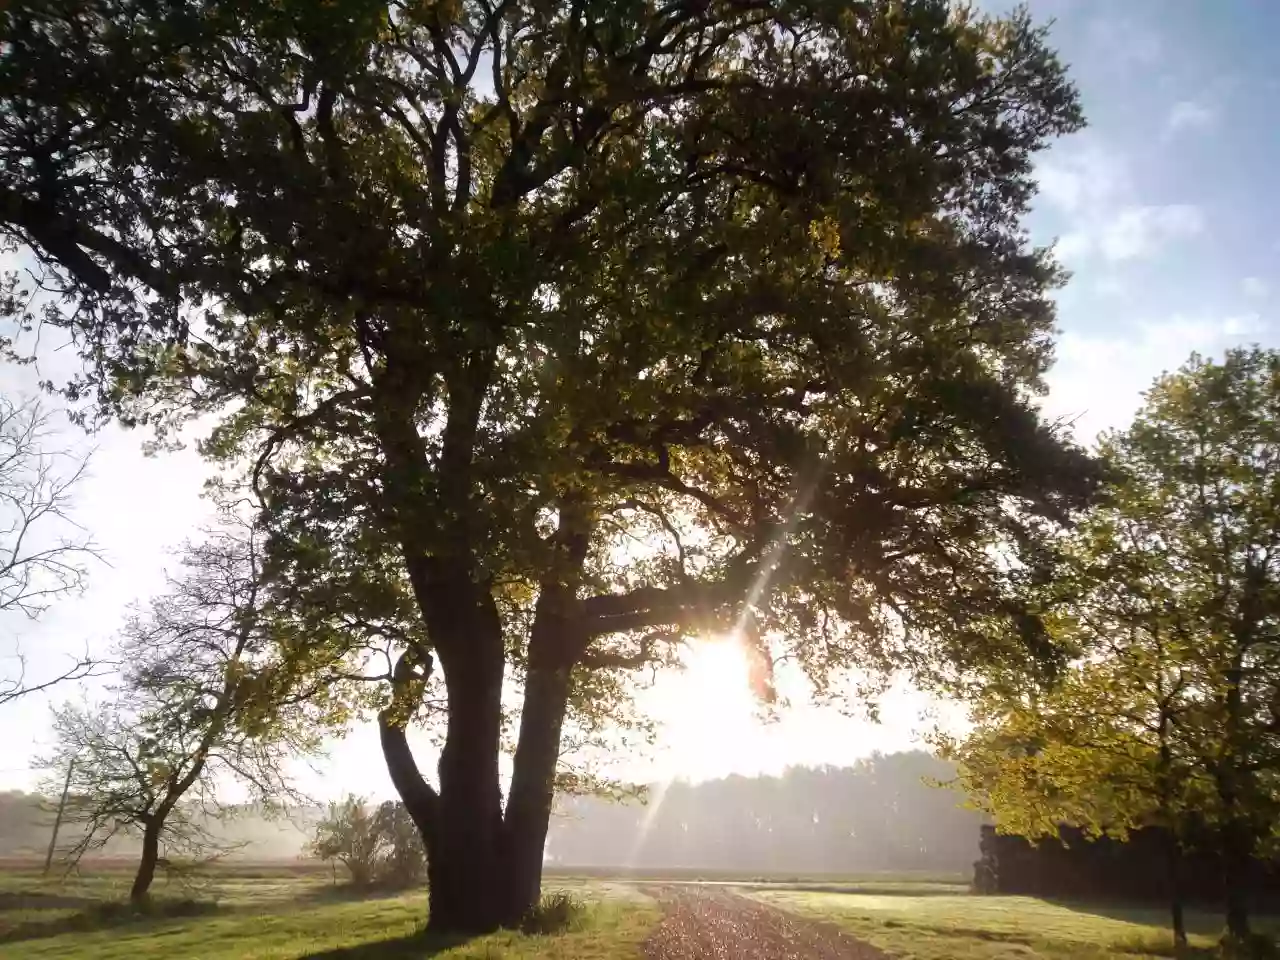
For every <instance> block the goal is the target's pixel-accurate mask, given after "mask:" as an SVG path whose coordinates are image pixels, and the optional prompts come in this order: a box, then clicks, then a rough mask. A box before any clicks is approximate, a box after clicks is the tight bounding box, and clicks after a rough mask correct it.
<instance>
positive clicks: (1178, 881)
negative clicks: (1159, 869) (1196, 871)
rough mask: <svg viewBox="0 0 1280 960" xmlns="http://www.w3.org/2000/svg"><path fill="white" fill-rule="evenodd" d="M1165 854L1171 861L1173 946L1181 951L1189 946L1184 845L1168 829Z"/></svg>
mask: <svg viewBox="0 0 1280 960" xmlns="http://www.w3.org/2000/svg"><path fill="white" fill-rule="evenodd" d="M1166 830H1167V833H1168V837H1167V839H1166V840H1165V843H1166V845H1167V846H1166V850H1165V854H1166V856H1167V857H1168V860H1169V919H1170V921H1171V923H1172V925H1173V944H1174V946H1175V947H1177V948H1178V949H1179V950H1181V949H1182V948H1184V947H1186V945H1187V920H1186V916H1185V912H1184V910H1183V896H1182V844H1181V843H1180V842H1179V840H1178V837H1177V835H1176V834H1175V833H1174V832H1173V831H1172V830H1170V829H1167V828H1166Z"/></svg>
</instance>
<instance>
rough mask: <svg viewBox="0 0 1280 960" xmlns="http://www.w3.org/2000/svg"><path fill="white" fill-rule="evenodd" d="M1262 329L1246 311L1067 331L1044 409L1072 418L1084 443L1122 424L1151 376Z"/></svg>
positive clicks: (1061, 339) (1255, 316) (1259, 320)
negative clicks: (1107, 331) (1106, 330)
mask: <svg viewBox="0 0 1280 960" xmlns="http://www.w3.org/2000/svg"><path fill="white" fill-rule="evenodd" d="M1263 329H1264V324H1263V322H1262V318H1261V317H1259V316H1258V314H1256V313H1250V314H1238V315H1234V316H1225V317H1214V318H1206V317H1189V316H1185V315H1175V316H1173V317H1170V318H1168V319H1166V320H1162V321H1159V322H1152V321H1145V322H1141V323H1137V324H1134V325H1133V326H1131V327H1130V328H1129V329H1128V330H1127V331H1126V332H1125V333H1123V334H1121V335H1119V336H1105V335H1091V334H1080V333H1074V332H1071V331H1067V332H1065V333H1063V334H1062V335H1061V337H1059V339H1058V347H1057V355H1058V362H1057V364H1056V365H1055V366H1054V368H1053V370H1052V371H1050V374H1049V378H1048V379H1049V395H1048V397H1046V398H1045V401H1044V409H1045V412H1046V413H1048V414H1049V415H1050V416H1053V417H1060V418H1063V419H1067V420H1071V421H1073V422H1074V424H1075V430H1076V436H1077V437H1078V438H1079V439H1080V440H1082V441H1090V440H1092V439H1093V438H1094V437H1095V436H1096V435H1097V434H1098V433H1099V432H1100V431H1102V430H1109V429H1113V428H1122V427H1125V426H1127V425H1128V422H1129V420H1130V419H1131V418H1132V416H1133V414H1134V412H1135V411H1136V410H1137V408H1138V406H1139V404H1140V403H1141V402H1142V394H1143V392H1144V391H1145V390H1147V389H1148V388H1149V387H1150V386H1151V384H1152V382H1153V381H1154V380H1155V378H1156V377H1158V376H1159V375H1160V374H1162V373H1165V372H1167V371H1172V370H1176V369H1178V368H1179V367H1181V366H1182V364H1183V363H1185V362H1186V360H1187V358H1188V357H1189V356H1190V355H1191V354H1192V352H1195V351H1198V352H1200V353H1202V354H1205V355H1208V356H1213V355H1219V354H1221V353H1222V351H1223V350H1224V349H1226V348H1227V347H1230V346H1235V345H1238V344H1240V343H1241V342H1247V341H1249V340H1252V339H1254V338H1255V337H1256V335H1257V334H1259V333H1260V332H1261V331H1262V330H1263Z"/></svg>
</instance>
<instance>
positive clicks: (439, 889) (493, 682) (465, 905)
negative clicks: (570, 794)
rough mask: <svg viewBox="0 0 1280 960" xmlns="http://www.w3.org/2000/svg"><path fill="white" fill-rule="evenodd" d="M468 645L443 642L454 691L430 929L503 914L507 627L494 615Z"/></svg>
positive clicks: (469, 929) (488, 924)
mask: <svg viewBox="0 0 1280 960" xmlns="http://www.w3.org/2000/svg"><path fill="white" fill-rule="evenodd" d="M468 641H469V642H467V643H464V644H450V645H449V648H447V649H446V648H445V647H443V646H441V647H438V651H439V656H440V664H441V666H442V667H443V668H444V676H445V685H446V689H447V691H448V695H449V711H448V732H447V733H446V735H445V743H444V749H443V750H442V751H441V754H440V767H439V771H440V793H439V801H438V803H437V804H436V814H437V815H436V820H435V824H434V828H433V830H432V831H431V835H430V836H429V837H424V839H426V840H428V842H429V844H430V846H429V847H428V849H427V878H428V883H429V885H430V910H431V913H430V916H429V918H428V925H429V926H430V927H431V929H433V930H437V931H441V932H449V933H466V934H473V933H488V932H489V931H492V930H495V929H497V927H498V926H499V925H500V924H501V922H502V919H503V916H502V914H503V904H504V901H505V897H504V896H503V884H502V878H503V876H504V871H503V864H502V832H503V831H502V796H501V787H500V785H499V780H498V754H499V749H500V745H501V744H500V740H501V733H502V673H503V666H504V664H505V658H504V654H503V646H502V634H501V632H500V630H499V629H498V624H497V622H496V618H495V622H494V623H493V625H492V628H491V629H486V630H485V631H484V635H482V636H472V637H470V638H468Z"/></svg>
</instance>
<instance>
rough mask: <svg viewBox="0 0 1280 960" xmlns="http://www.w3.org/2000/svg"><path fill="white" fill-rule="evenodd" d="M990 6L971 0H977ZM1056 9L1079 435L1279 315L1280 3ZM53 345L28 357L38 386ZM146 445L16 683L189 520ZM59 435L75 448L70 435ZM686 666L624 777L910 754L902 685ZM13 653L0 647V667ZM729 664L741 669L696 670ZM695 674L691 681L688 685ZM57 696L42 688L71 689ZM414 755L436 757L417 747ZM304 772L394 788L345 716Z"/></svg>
mask: <svg viewBox="0 0 1280 960" xmlns="http://www.w3.org/2000/svg"><path fill="white" fill-rule="evenodd" d="M988 5H990V4H988ZM1031 8H1032V12H1033V14H1034V15H1035V17H1036V18H1037V19H1038V20H1041V21H1043V20H1047V19H1051V18H1052V19H1055V20H1056V23H1055V25H1054V26H1053V28H1052V33H1051V37H1052V43H1053V45H1054V46H1055V47H1056V48H1057V49H1058V50H1059V51H1060V52H1061V55H1062V57H1063V59H1064V60H1065V61H1066V62H1067V64H1068V65H1069V67H1070V70H1071V74H1072V77H1073V78H1074V80H1075V81H1076V83H1077V84H1078V85H1079V87H1080V90H1081V93H1082V95H1083V98H1084V108H1085V113H1086V115H1087V117H1088V118H1089V121H1090V126H1089V128H1088V129H1087V130H1086V131H1085V132H1083V133H1081V134H1077V135H1075V136H1073V137H1071V138H1068V139H1065V140H1063V141H1061V142H1059V143H1058V144H1056V145H1055V146H1054V147H1053V149H1052V150H1050V151H1049V152H1048V153H1047V154H1045V155H1044V156H1043V158H1042V160H1041V162H1040V165H1039V170H1038V174H1039V179H1040V183H1041V193H1040V197H1039V199H1038V201H1037V204H1036V210H1035V214H1034V216H1033V217H1032V220H1031V224H1030V225H1031V227H1032V230H1033V234H1034V236H1035V238H1036V239H1037V241H1040V242H1048V241H1049V240H1051V239H1053V238H1054V237H1057V238H1058V251H1059V255H1060V258H1061V259H1062V260H1063V262H1064V263H1065V264H1066V265H1067V266H1068V268H1070V269H1071V270H1072V272H1073V274H1074V277H1073V279H1072V280H1071V282H1070V284H1069V285H1068V287H1067V288H1066V289H1065V290H1063V291H1062V292H1061V294H1060V296H1059V303H1060V326H1061V330H1062V333H1061V336H1060V338H1059V341H1058V364H1057V366H1056V367H1055V368H1054V370H1053V372H1052V375H1051V378H1050V382H1051V394H1050V396H1049V398H1048V400H1047V402H1046V403H1047V408H1048V409H1049V410H1050V411H1051V412H1052V413H1053V414H1055V415H1062V416H1069V417H1073V418H1075V422H1076V429H1077V432H1078V434H1079V435H1080V437H1081V439H1082V440H1086V441H1087V440H1091V439H1092V438H1093V436H1094V435H1095V434H1096V433H1097V431H1098V430H1100V429H1104V428H1107V427H1113V426H1123V425H1124V424H1125V423H1126V422H1127V420H1128V418H1129V417H1130V416H1131V414H1132V413H1133V411H1134V409H1135V408H1136V406H1137V404H1138V403H1139V401H1140V394H1141V391H1142V390H1144V389H1145V388H1146V387H1147V386H1148V385H1149V384H1150V382H1151V380H1152V379H1153V378H1154V377H1155V376H1157V375H1158V374H1160V373H1161V372H1163V371H1165V370H1169V369H1173V368H1176V367H1177V366H1178V365H1180V364H1181V363H1182V362H1183V361H1184V360H1185V359H1186V357H1187V356H1188V355H1189V354H1190V353H1191V352H1192V351H1193V350H1196V351H1200V352H1201V353H1205V354H1210V355H1214V354H1220V353H1221V352H1222V350H1223V349H1224V348H1226V347H1228V346H1232V345H1236V344H1241V343H1251V342H1255V341H1257V342H1261V343H1263V344H1264V345H1277V344H1278V343H1280V336H1277V333H1278V331H1280V328H1278V327H1277V319H1278V317H1280V311H1277V305H1278V304H1280V230H1277V228H1276V223H1277V222H1278V221H1277V213H1280V195H1278V194H1277V192H1276V191H1275V190H1274V189H1273V188H1272V178H1273V176H1274V173H1273V171H1275V170H1280V107H1278V106H1277V104H1280V68H1278V67H1277V66H1276V65H1274V64H1273V62H1272V61H1273V40H1274V38H1275V36H1277V34H1278V33H1280V4H1278V3H1272V2H1270V0H1127V2H1125V3H1123V4H1120V3H1117V2H1115V0H1034V2H1032V3H1031ZM70 362H71V358H69V357H67V356H65V355H62V354H57V353H52V352H51V353H48V354H46V355H45V356H43V357H42V360H41V370H40V375H42V376H52V377H54V378H55V379H56V378H57V376H58V375H59V374H60V373H65V372H67V371H68V370H69V368H70ZM36 379H37V377H36V376H35V375H34V372H33V371H30V370H8V371H3V372H0V386H3V387H4V388H5V389H6V390H11V391H12V390H26V391H32V390H33V388H34V384H35V381H36ZM143 439H144V437H142V436H140V435H137V434H127V433H124V432H122V431H119V430H110V431H107V432H106V433H105V434H104V435H102V436H100V437H98V438H97V439H96V441H95V442H96V446H97V452H96V453H95V455H94V458H93V461H92V466H91V470H90V473H91V476H90V478H89V480H88V481H87V482H86V483H85V484H84V486H83V487H82V488H81V490H80V492H79V494H78V497H77V504H76V515H77V517H78V518H79V520H80V522H81V523H82V524H83V525H85V526H86V527H87V528H88V529H90V530H91V531H92V532H93V534H94V537H95V539H96V540H97V542H98V543H99V545H100V546H101V547H102V549H103V551H104V553H105V556H106V557H107V559H108V560H109V562H110V566H109V567H108V566H99V567H97V568H96V569H94V570H93V572H92V577H91V581H90V587H89V590H88V591H87V592H86V593H85V595H84V596H83V597H80V598H77V599H73V600H67V601H64V602H62V603H60V604H58V605H57V606H55V607H54V608H53V609H52V610H50V611H49V613H48V614H47V616H46V617H45V618H44V619H43V620H42V621H41V622H40V623H38V624H30V623H27V622H25V621H22V620H0V656H3V655H7V654H8V653H10V652H11V651H12V650H13V645H14V644H15V643H18V644H20V645H21V648H22V650H23V652H24V653H25V654H27V656H28V660H29V664H28V668H29V674H30V675H31V676H32V677H33V678H39V677H40V676H42V675H45V674H48V673H50V672H52V671H54V670H55V669H56V668H57V667H58V666H59V665H60V664H61V663H63V662H64V659H65V657H66V656H68V655H69V654H74V653H76V652H79V651H81V650H82V649H83V648H84V646H85V645H86V644H88V645H90V646H92V647H96V648H99V649H101V648H103V647H105V645H106V644H108V643H109V642H110V639H111V636H112V633H113V630H114V629H115V628H116V627H117V626H118V624H119V623H120V621H121V619H122V618H123V616H124V615H125V613H126V612H127V610H126V608H127V605H128V604H129V603H130V602H132V601H137V600H144V599H145V598H147V597H148V596H149V595H150V594H152V593H154V592H156V591H158V590H159V589H161V588H162V586H163V573H164V570H165V568H166V566H168V567H170V568H172V566H173V561H172V557H171V556H170V555H169V554H168V553H167V551H168V550H169V549H170V548H172V547H175V546H177V545H178V544H179V543H180V541H181V540H182V539H183V537H184V536H186V535H187V534H188V533H189V532H190V531H192V530H193V529H194V528H195V527H196V526H197V525H198V524H199V522H200V520H201V518H202V517H203V515H204V513H205V505H204V504H203V503H202V502H201V501H200V499H199V493H200V488H201V483H202V481H203V479H204V476H205V471H204V468H203V465H202V464H201V463H200V461H199V460H198V458H197V457H196V456H195V455H194V454H193V453H191V452H189V451H188V452H184V453H179V454H169V455H164V456H161V457H159V458H155V459H147V458H144V457H143V456H142V454H141V442H142V440H143ZM65 442H66V444H67V446H69V447H87V446H88V442H87V441H86V440H85V439H84V438H83V437H82V436H80V435H79V434H77V433H76V432H75V431H72V430H68V431H67V433H66V437H65ZM694 659H695V663H694V664H693V668H692V669H691V670H690V671H689V672H688V673H686V674H683V675H673V676H671V677H667V678H664V679H663V680H662V681H660V683H659V686H658V687H657V688H655V689H654V690H653V691H652V692H651V693H649V694H648V695H647V697H646V699H647V700H648V701H649V702H651V703H653V704H654V705H655V711H656V713H657V715H658V716H659V718H660V719H662V720H663V721H664V722H665V723H666V728H665V731H664V733H663V735H662V738H661V740H660V741H659V744H658V748H657V749H656V750H655V751H654V752H653V753H652V755H650V756H645V757H635V758H633V760H632V763H631V764H630V765H629V772H630V774H631V775H636V776H654V777H657V776H664V775H671V774H679V775H684V776H689V777H711V776H720V775H723V774H726V773H731V772H736V773H742V774H747V775H750V774H754V773H759V772H776V771H777V770H780V769H781V768H782V767H783V766H785V765H787V764H788V763H837V764H840V763H847V762H850V761H852V760H854V759H856V758H858V757H861V756H865V755H867V754H869V753H871V752H872V751H874V750H894V749H902V748H906V747H909V746H911V745H912V744H913V743H914V742H916V737H917V735H918V734H919V733H920V732H921V731H923V730H925V729H926V728H927V727H928V726H929V724H930V721H929V719H928V718H927V717H924V716H922V711H925V710H927V709H928V707H929V706H930V705H929V704H928V703H927V702H926V701H925V700H924V699H923V698H921V697H920V696H919V695H918V694H914V693H912V692H911V691H909V690H905V689H904V690H899V691H897V692H895V693H894V694H893V695H892V696H891V697H890V698H889V699H888V701H887V702H886V703H885V705H884V709H883V711H882V717H881V723H880V724H879V725H873V724H870V723H869V722H866V721H864V720H860V719H853V718H848V717H842V716H840V715H839V714H837V713H835V712H834V711H833V710H830V709H824V708H818V707H811V706H801V707H796V708H794V709H792V710H791V711H790V712H789V713H787V714H785V715H784V716H783V717H782V718H781V719H779V720H777V721H775V722H772V723H769V724H761V723H758V722H756V721H755V720H754V719H753V717H752V714H753V704H752V702H751V700H750V696H749V694H747V693H746V690H747V687H746V682H745V667H744V666H743V665H742V664H741V663H740V661H737V660H735V658H734V655H733V653H732V651H731V650H730V651H725V650H721V649H716V650H710V649H709V650H707V651H703V652H700V653H697V654H695V657H694ZM11 663H12V661H0V669H5V668H7V667H9V666H10V665H11ZM735 670H738V671H742V672H743V677H742V683H740V684H737V685H734V684H719V683H715V684H710V685H709V684H707V683H706V682H704V679H705V677H707V676H724V675H725V674H730V675H731V674H732V673H733V671H735ZM700 678H703V679H700ZM74 692H75V691H74V690H72V689H64V690H59V691H56V692H55V693H54V694H53V696H55V697H58V698H60V697H63V696H67V695H70V694H74ZM47 704H48V701H47V699H46V698H44V697H42V696H35V697H30V698H27V699H25V700H22V701H19V702H17V703H15V704H12V705H10V706H8V707H7V708H5V709H4V713H3V715H2V716H0V722H2V723H3V724H4V729H5V730H6V731H7V732H8V735H7V736H6V737H5V738H4V739H3V741H2V742H0V788H5V787H19V788H30V787H31V786H32V785H33V784H34V783H35V782H36V781H37V780H38V778H39V774H38V773H37V772H34V771H32V769H31V767H30V764H31V760H32V757H33V756H35V755H37V754H38V753H39V752H40V750H39V747H40V744H41V743H42V742H44V740H45V738H46V737H47ZM420 751H421V752H422V756H421V758H420V759H421V760H422V761H423V765H424V767H430V766H433V762H432V759H431V757H430V755H429V748H428V747H427V746H426V744H421V745H420ZM303 779H304V786H305V787H306V788H307V789H308V790H310V791H311V792H313V793H314V794H316V795H317V796H320V797H329V796H335V795H338V794H341V793H345V792H347V791H348V790H354V791H356V792H359V793H366V794H372V795H378V796H387V795H390V794H391V786H390V783H389V781H388V779H387V775H386V771H385V769H384V767H383V765H382V759H381V754H380V751H379V749H378V743H377V737H376V733H375V732H374V731H373V730H372V729H371V728H369V727H362V728H360V729H357V730H355V731H353V732H352V733H351V735H350V736H348V737H347V738H346V739H345V740H342V741H339V742H337V743H335V744H334V746H333V749H332V750H331V752H330V756H329V758H328V759H327V760H325V761H323V762H322V763H321V764H320V767H319V769H318V770H317V772H316V774H314V775H311V774H308V775H306V776H305V777H304V778H303Z"/></svg>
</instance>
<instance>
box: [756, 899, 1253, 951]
mask: <svg viewBox="0 0 1280 960" xmlns="http://www.w3.org/2000/svg"><path fill="white" fill-rule="evenodd" d="M749 895H750V896H752V897H754V898H756V899H758V900H761V901H763V902H764V903H767V904H770V905H772V906H775V907H778V908H780V909H783V910H787V911H790V912H793V913H796V914H798V915H800V916H805V917H809V918H811V919H815V920H824V921H828V922H831V923H834V924H836V925H837V926H839V927H840V928H841V929H843V930H845V931H847V932H849V933H851V934H853V935H854V936H855V937H857V938H858V939H860V940H863V941H865V942H867V943H869V944H871V945H873V946H875V947H879V948H880V949H881V950H883V951H885V952H886V953H888V954H891V955H893V956H897V957H901V958H903V960H1035V958H1044V960H1086V958H1098V960H1104V958H1106V960H1110V958H1124V960H1136V958H1139V957H1169V956H1173V954H1174V951H1173V940H1172V937H1171V935H1170V934H1169V931H1168V926H1167V924H1168V917H1167V914H1166V913H1165V911H1163V910H1161V909H1159V908H1157V907H1151V908H1144V907H1118V906H1111V905H1097V904H1074V903H1055V902H1049V901H1045V900H1036V899H1033V898H1031V897H986V896H972V895H954V894H945V893H944V894H933V895H927V894H926V895H905V894H898V895H879V894H866V893H853V894H846V893H832V892H816V891H805V890H795V889H793V890H759V889H756V890H752V891H750V893H749ZM1187 920H1188V927H1189V929H1190V930H1191V931H1192V932H1193V934H1194V936H1193V938H1192V945H1193V946H1194V947H1198V948H1200V949H1201V950H1205V951H1207V950H1208V949H1209V948H1210V947H1211V946H1212V945H1213V944H1214V943H1215V942H1216V940H1217V937H1218V935H1219V934H1220V932H1221V930H1222V917H1221V916H1220V915H1215V914H1209V913H1204V912H1199V911H1194V910H1193V911H1190V912H1189V913H1188V917H1187ZM1259 926H1260V927H1264V928H1265V927H1266V926H1267V924H1265V923H1260V924H1259Z"/></svg>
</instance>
